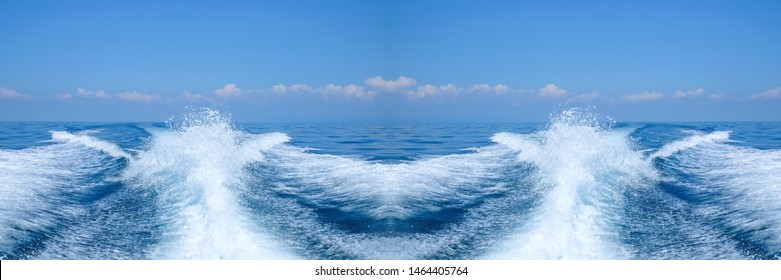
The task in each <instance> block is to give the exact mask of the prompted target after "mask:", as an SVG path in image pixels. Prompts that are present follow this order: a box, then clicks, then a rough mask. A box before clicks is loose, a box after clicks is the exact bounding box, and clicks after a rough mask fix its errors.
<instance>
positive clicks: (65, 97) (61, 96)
mask: <svg viewBox="0 0 781 280" xmlns="http://www.w3.org/2000/svg"><path fill="white" fill-rule="evenodd" d="M71 97H73V95H70V94H69V93H60V94H57V99H62V100H68V99H71Z"/></svg>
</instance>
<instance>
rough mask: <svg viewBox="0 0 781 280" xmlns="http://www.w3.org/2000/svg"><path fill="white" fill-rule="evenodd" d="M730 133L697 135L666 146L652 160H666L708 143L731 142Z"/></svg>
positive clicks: (720, 132)
mask: <svg viewBox="0 0 781 280" xmlns="http://www.w3.org/2000/svg"><path fill="white" fill-rule="evenodd" d="M729 134H730V132H729V131H715V132H711V133H710V134H696V135H692V136H689V137H686V138H684V139H681V140H677V141H673V142H670V143H667V144H665V145H664V146H662V147H661V148H659V150H657V151H656V152H655V153H653V154H651V156H650V157H649V158H650V159H654V158H666V157H669V156H671V155H673V154H675V153H677V152H680V151H683V150H687V149H691V148H694V147H697V146H699V145H702V144H706V143H723V142H727V141H728V140H729Z"/></svg>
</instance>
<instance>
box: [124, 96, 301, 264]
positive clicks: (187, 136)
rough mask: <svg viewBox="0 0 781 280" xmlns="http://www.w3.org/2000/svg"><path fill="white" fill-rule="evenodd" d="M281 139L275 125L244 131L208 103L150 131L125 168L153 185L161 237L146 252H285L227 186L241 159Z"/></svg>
mask: <svg viewBox="0 0 781 280" xmlns="http://www.w3.org/2000/svg"><path fill="white" fill-rule="evenodd" d="M286 141H288V137H287V136H285V135H284V134H281V133H271V134H263V135H248V134H245V133H242V132H240V131H237V130H235V129H233V127H231V125H230V122H229V121H228V119H227V118H225V117H223V116H221V115H220V114H219V113H217V112H216V111H211V110H206V111H204V112H203V113H202V114H201V115H193V116H189V117H188V119H186V120H185V121H184V122H183V123H182V124H180V125H178V126H175V127H173V128H172V129H171V130H168V131H162V132H156V133H153V138H152V141H151V143H150V147H149V149H148V150H146V151H143V152H141V153H140V154H139V155H138V159H137V160H136V161H134V162H133V163H132V164H131V166H130V167H129V168H128V169H127V171H126V172H125V175H126V177H127V180H128V181H130V182H135V184H136V185H137V186H138V187H153V188H157V191H158V196H159V197H158V207H159V208H160V209H161V210H162V214H161V221H160V222H161V223H162V225H163V226H164V227H165V228H166V230H165V231H164V232H165V235H164V237H163V241H162V244H161V245H160V247H159V248H158V250H157V251H156V252H155V253H154V254H153V255H152V256H151V257H152V258H173V259H272V258H273V259H290V258H295V256H294V255H293V254H292V253H291V252H288V251H287V250H286V249H285V248H283V246H281V244H280V243H279V242H277V241H276V240H275V239H274V238H273V237H272V236H271V235H269V234H268V233H267V232H265V229H264V228H263V227H262V225H258V224H255V223H254V222H253V221H252V219H251V217H250V215H248V213H247V211H246V209H243V208H242V207H241V206H240V205H239V204H238V202H237V198H236V195H235V194H234V193H233V192H232V190H231V189H232V186H235V185H237V184H241V174H242V169H243V167H244V166H245V165H246V164H248V163H250V162H255V161H260V160H263V155H262V152H263V151H264V150H267V149H270V148H272V147H274V146H275V145H278V144H281V143H284V142H286Z"/></svg>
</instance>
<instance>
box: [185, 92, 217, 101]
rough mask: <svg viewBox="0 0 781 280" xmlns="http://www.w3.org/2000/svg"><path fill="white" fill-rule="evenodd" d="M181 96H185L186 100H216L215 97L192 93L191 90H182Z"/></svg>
mask: <svg viewBox="0 0 781 280" xmlns="http://www.w3.org/2000/svg"><path fill="white" fill-rule="evenodd" d="M180 96H181V97H182V98H184V99H185V100H187V101H191V102H198V101H201V100H204V101H214V100H213V99H211V98H209V97H206V96H204V95H203V94H197V93H191V92H189V91H185V92H182V94H181V95H180Z"/></svg>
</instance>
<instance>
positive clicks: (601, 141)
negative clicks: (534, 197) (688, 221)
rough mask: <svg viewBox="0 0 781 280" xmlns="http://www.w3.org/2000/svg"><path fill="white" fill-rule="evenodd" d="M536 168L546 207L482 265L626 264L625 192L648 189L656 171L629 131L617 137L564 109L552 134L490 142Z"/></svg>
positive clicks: (507, 136) (593, 118) (510, 136)
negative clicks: (621, 231)
mask: <svg viewBox="0 0 781 280" xmlns="http://www.w3.org/2000/svg"><path fill="white" fill-rule="evenodd" d="M492 140H493V141H494V142H496V143H498V144H501V145H505V146H507V147H509V148H511V149H513V150H514V151H516V152H517V153H518V155H517V160H518V161H522V162H529V163H531V164H533V165H534V166H535V167H536V171H535V173H534V174H533V175H532V176H533V177H534V180H535V181H536V183H537V184H539V185H540V186H544V188H545V189H544V191H545V192H546V193H545V194H544V198H543V202H542V203H541V205H540V206H539V207H538V208H537V209H534V210H533V211H534V214H533V215H532V216H531V217H530V218H528V220H527V221H525V222H524V224H523V225H522V226H521V227H519V228H518V229H516V232H515V233H512V234H510V235H509V236H508V237H507V239H508V241H506V242H504V244H502V245H500V246H498V248H496V249H494V250H493V251H492V252H488V254H487V255H486V256H485V258H499V259H508V258H509V259H518V258H520V259H621V258H631V257H632V256H631V254H630V252H629V250H628V249H627V248H625V247H624V245H623V244H622V242H621V239H620V236H618V234H617V233H618V228H619V227H620V226H621V224H622V223H626V221H623V219H624V217H622V209H623V207H624V203H625V201H624V193H625V192H627V191H631V190H632V188H641V187H647V186H648V185H650V183H649V181H651V180H653V179H654V178H655V177H656V174H655V170H654V169H653V167H652V166H651V165H650V164H649V163H648V162H647V161H645V160H644V157H643V155H642V153H641V152H639V151H637V150H636V149H634V145H633V143H632V141H631V140H630V138H629V136H628V133H627V132H626V131H617V130H613V129H612V128H611V127H610V126H609V125H605V124H602V123H600V122H599V121H598V120H597V118H596V116H594V115H592V114H589V113H587V112H583V111H579V110H567V111H564V112H563V113H562V114H561V115H559V116H557V117H555V118H553V120H552V122H551V124H550V125H549V127H548V128H547V129H545V130H542V131H539V132H536V133H532V134H527V135H524V134H514V133H498V134H496V135H494V136H493V137H492Z"/></svg>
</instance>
